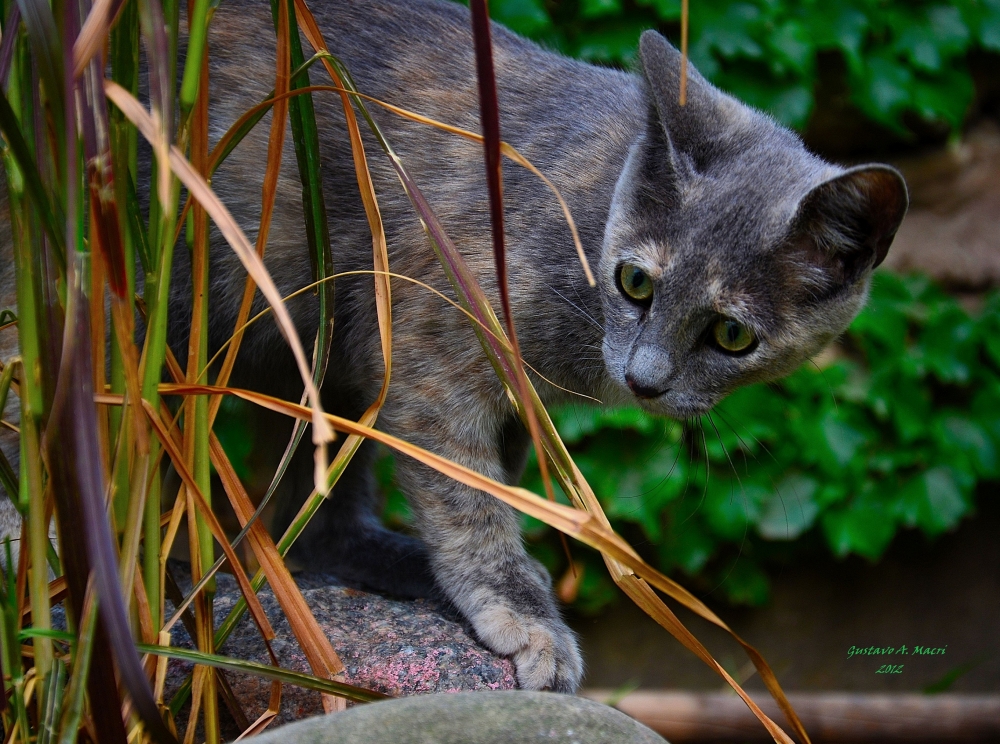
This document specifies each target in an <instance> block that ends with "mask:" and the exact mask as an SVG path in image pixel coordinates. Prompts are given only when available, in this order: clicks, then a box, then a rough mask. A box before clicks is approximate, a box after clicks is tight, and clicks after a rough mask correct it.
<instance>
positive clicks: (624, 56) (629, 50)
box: [577, 19, 649, 64]
mask: <svg viewBox="0 0 1000 744" xmlns="http://www.w3.org/2000/svg"><path fill="white" fill-rule="evenodd" d="M648 25H649V24H647V23H645V22H643V21H640V20H638V19H636V20H630V19H622V20H614V21H607V22H605V23H604V24H602V28H601V30H600V31H590V30H588V31H584V32H582V33H581V34H580V36H579V47H578V49H577V54H578V55H579V56H580V57H582V58H583V59H586V60H590V61H591V62H605V63H609V62H614V63H619V64H621V63H624V64H631V63H632V62H633V61H634V60H635V55H636V50H637V48H638V43H639V34H640V33H642V31H643V30H645V29H646V28H648Z"/></svg>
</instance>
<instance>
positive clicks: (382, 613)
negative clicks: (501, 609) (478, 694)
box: [165, 574, 517, 726]
mask: <svg viewBox="0 0 1000 744" xmlns="http://www.w3.org/2000/svg"><path fill="white" fill-rule="evenodd" d="M295 578H296V581H297V583H298V584H299V587H300V588H301V589H302V594H303V596H304V597H305V600H306V602H307V604H308V605H309V607H310V609H311V610H312V611H313V614H314V615H315V616H316V619H317V620H318V621H319V624H320V627H321V628H322V629H323V631H324V632H325V633H326V635H327V637H328V638H329V639H330V641H331V642H332V644H333V647H334V649H335V650H336V651H337V654H338V655H339V656H340V658H341V660H342V661H343V662H344V666H345V667H346V670H345V674H344V681H345V682H347V683H349V684H352V685H358V686H360V687H365V688H368V689H371V690H377V691H379V692H384V693H386V694H388V695H392V696H403V695H413V694H416V693H429V692H459V691H465V690H510V689H514V688H516V687H517V682H516V677H515V675H514V666H513V664H512V663H511V662H510V661H509V660H508V659H505V658H501V657H498V656H495V655H494V654H493V653H492V652H490V651H488V650H486V649H484V648H483V647H482V646H480V645H479V644H477V643H476V641H475V640H474V639H473V638H472V636H471V635H470V634H469V633H468V632H467V631H466V630H465V628H464V627H463V626H462V624H461V621H460V619H459V618H457V617H455V616H451V617H449V616H447V615H448V613H447V612H446V611H444V610H442V608H441V607H439V606H438V605H437V604H435V603H434V602H431V601H428V600H416V601H401V600H393V599H387V598H385V597H381V596H379V595H375V594H368V593H366V592H361V591H357V590H354V589H348V588H346V587H344V586H340V585H338V582H337V580H336V579H335V578H333V577H330V576H323V575H317V574H311V575H309V574H300V575H297V576H296V577H295ZM239 596H240V594H239V590H238V589H237V587H236V582H235V581H234V580H233V578H232V577H231V576H220V577H219V588H218V593H217V594H216V598H215V617H216V621H217V622H221V621H222V619H224V618H225V617H226V615H227V614H228V612H229V609H230V608H231V607H232V606H233V605H234V604H235V603H236V601H237V599H239ZM258 596H259V598H260V600H261V604H262V605H263V607H264V611H265V612H266V613H267V616H268V618H269V619H270V621H271V624H272V625H273V626H274V631H275V634H276V636H277V637H276V639H275V640H274V641H273V642H272V644H271V646H272V648H273V649H274V651H275V654H276V655H277V657H278V660H279V662H280V663H281V666H283V667H285V668H287V669H292V670H295V671H300V672H310V671H311V670H310V668H309V665H308V663H307V662H306V658H305V654H304V653H303V652H302V649H301V648H300V647H299V644H298V642H297V641H296V639H295V636H294V634H293V633H292V630H291V627H290V626H289V623H288V620H287V619H286V618H285V616H284V614H283V613H282V611H281V608H280V606H279V605H278V602H277V600H276V599H275V598H274V595H273V594H271V592H270V591H268V590H266V589H265V590H264V591H262V592H260V594H259V595H258ZM173 644H174V645H176V646H187V647H190V646H191V640H190V638H189V637H188V635H187V633H186V632H185V631H184V629H183V628H179V629H178V630H175V631H174V637H173ZM219 653H221V654H223V655H225V656H231V657H234V658H240V659H249V660H251V661H258V662H261V663H264V664H268V663H270V661H269V657H268V655H267V651H266V649H265V646H264V643H263V641H262V640H261V639H260V635H259V632H258V630H257V628H256V626H255V625H254V623H253V621H252V620H251V619H250V617H249V615H247V616H245V617H244V618H243V620H242V621H241V622H240V624H239V625H238V626H237V629H236V630H235V631H234V632H233V634H232V635H231V636H230V637H229V639H228V641H227V642H226V643H225V645H224V646H223V647H222V649H221V650H220V652H219ZM190 670H191V666H190V665H189V664H184V663H181V662H175V661H172V662H171V663H170V666H169V673H168V680H167V687H166V694H165V699H167V700H169V699H170V696H171V695H172V694H173V691H174V690H175V689H177V687H178V686H179V685H180V684H181V682H182V681H183V679H184V677H185V676H186V675H187V674H188V673H189V672H190ZM225 678H226V680H227V681H228V683H229V685H230V687H231V688H232V690H233V693H234V697H235V698H236V700H238V701H239V703H240V705H241V706H242V708H243V710H244V712H245V715H246V717H247V719H248V720H249V721H251V722H252V721H253V720H254V719H255V718H256V717H257V716H258V715H260V714H261V713H262V712H263V711H264V710H266V708H267V704H268V699H269V697H270V688H271V683H270V681H269V680H265V679H262V678H260V677H255V676H252V675H244V674H238V673H235V672H225ZM322 712H323V706H322V703H321V700H320V695H319V693H318V692H314V691H311V690H305V689H302V688H299V687H294V686H291V685H285V686H284V687H283V688H282V703H281V711H280V713H279V716H278V719H277V720H276V721H275V722H274V723H272V724H271V725H272V726H274V725H277V724H280V723H284V722H289V721H294V720H298V719H300V718H303V717H305V716H310V715H314V714H319V713H322ZM180 720H181V721H183V720H185V717H184V715H183V714H182V716H181V718H180Z"/></svg>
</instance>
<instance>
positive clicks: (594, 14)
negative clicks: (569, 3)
mask: <svg viewBox="0 0 1000 744" xmlns="http://www.w3.org/2000/svg"><path fill="white" fill-rule="evenodd" d="M621 11H622V3H621V0H583V2H582V3H581V5H580V15H581V16H582V17H583V18H600V17H601V16H607V15H618V14H619V13H621Z"/></svg>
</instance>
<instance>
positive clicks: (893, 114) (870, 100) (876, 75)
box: [851, 51, 913, 131]
mask: <svg viewBox="0 0 1000 744" xmlns="http://www.w3.org/2000/svg"><path fill="white" fill-rule="evenodd" d="M852 78H853V79H852V81H851V83H852V84H851V88H852V91H853V96H852V97H853V99H854V102H855V103H857V104H858V106H860V108H861V110H862V111H864V112H865V113H866V114H868V115H869V116H870V117H872V118H873V119H875V120H876V121H878V122H880V123H882V124H885V125H886V126H888V127H890V128H891V129H894V130H895V131H902V125H901V124H900V123H899V121H898V118H897V117H898V115H899V114H900V113H901V112H902V111H903V110H904V109H906V108H907V107H908V106H909V104H910V100H911V95H912V94H911V88H912V86H913V72H912V71H911V70H910V68H909V67H907V66H906V65H903V64H901V63H900V62H899V61H898V60H897V59H896V58H895V57H894V56H893V55H890V54H886V53H885V52H884V51H880V52H877V53H875V54H873V55H872V56H871V57H869V59H868V65H867V67H866V68H865V70H864V74H863V76H857V75H852Z"/></svg>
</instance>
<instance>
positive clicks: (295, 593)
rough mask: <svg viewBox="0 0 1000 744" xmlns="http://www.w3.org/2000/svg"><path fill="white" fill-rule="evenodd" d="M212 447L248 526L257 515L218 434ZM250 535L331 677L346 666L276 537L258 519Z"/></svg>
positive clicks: (307, 648)
mask: <svg viewBox="0 0 1000 744" xmlns="http://www.w3.org/2000/svg"><path fill="white" fill-rule="evenodd" d="M211 446H212V450H211V454H212V464H213V465H214V466H215V469H216V471H217V472H218V474H219V478H220V479H221V480H222V485H223V487H224V488H225V491H226V494H227V495H228V496H229V502H230V504H232V507H233V511H234V512H236V516H237V518H238V519H239V520H240V525H241V526H244V527H245V526H246V525H247V523H248V521H249V519H250V518H251V517H252V516H253V514H254V506H253V504H252V503H251V501H250V497H249V496H248V495H247V493H246V491H245V490H244V488H243V484H242V483H241V482H240V479H239V477H238V476H237V475H236V471H235V470H233V466H232V464H231V463H230V462H229V458H228V457H226V453H225V451H224V450H223V449H222V445H221V444H220V443H219V440H218V438H216V436H215V434H213V435H212V440H211ZM248 537H249V540H250V545H251V547H252V548H253V551H254V555H255V556H256V557H257V560H258V562H259V563H260V565H261V568H262V569H263V570H264V574H265V576H267V581H268V583H269V584H270V585H271V589H272V591H273V592H274V596H275V598H276V599H277V600H278V604H280V605H281V609H282V610H283V611H284V613H285V616H286V617H287V618H288V623H289V625H290V626H291V628H292V632H293V633H294V634H295V638H296V639H297V640H298V642H299V646H301V647H302V651H303V652H304V653H305V655H306V659H307V660H308V662H309V666H310V667H312V670H313V673H314V674H316V675H317V676H319V677H326V678H330V679H332V678H333V677H334V676H335V675H337V674H339V673H341V672H342V671H343V670H344V665H343V663H342V662H341V661H340V658H339V657H338V656H337V652H336V651H334V650H333V646H332V645H331V644H330V639H329V638H327V637H326V634H325V633H324V632H323V629H322V628H320V626H319V623H318V622H317V621H316V618H315V617H314V616H313V614H312V612H311V611H310V610H309V606H308V605H307V604H306V601H305V598H304V597H303V596H302V592H301V591H299V588H298V585H296V583H295V580H294V579H293V578H292V575H291V573H289V571H288V567H287V566H286V565H285V562H284V561H283V560H282V558H281V556H280V555H279V554H278V549H277V547H276V546H275V544H274V540H272V539H271V536H270V535H269V534H268V532H267V530H266V529H264V525H263V524H262V523H261V522H259V521H257V522H254V523H253V524H252V525H251V527H250V532H249V534H248Z"/></svg>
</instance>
